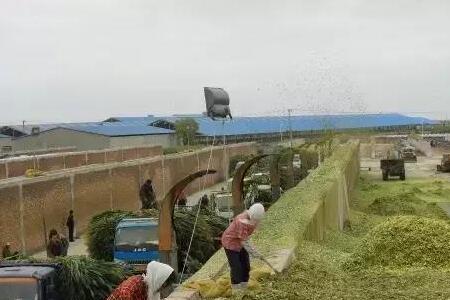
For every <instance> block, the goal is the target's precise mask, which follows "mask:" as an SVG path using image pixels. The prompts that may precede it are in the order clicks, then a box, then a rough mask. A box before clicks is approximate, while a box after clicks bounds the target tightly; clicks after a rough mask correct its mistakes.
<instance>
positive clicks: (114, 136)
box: [0, 114, 433, 151]
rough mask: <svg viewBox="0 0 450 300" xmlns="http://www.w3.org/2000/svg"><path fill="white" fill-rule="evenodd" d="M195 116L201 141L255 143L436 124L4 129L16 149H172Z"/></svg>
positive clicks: (241, 122)
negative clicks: (179, 130) (179, 129)
mask: <svg viewBox="0 0 450 300" xmlns="http://www.w3.org/2000/svg"><path fill="white" fill-rule="evenodd" d="M187 117H188V118H193V119H194V120H195V121H196V122H197V123H198V125H199V130H198V139H199V141H201V142H208V141H211V140H212V139H213V138H214V137H216V141H221V140H222V137H223V136H225V138H226V140H227V142H239V141H251V140H255V139H277V140H283V139H287V138H288V137H289V134H288V132H289V131H290V130H292V132H293V135H294V136H305V135H314V134H317V133H320V131H322V130H324V129H334V130H344V129H379V130H393V129H414V128H415V127H416V126H417V125H421V124H432V123H433V122H432V121H431V120H428V119H425V118H417V117H409V116H404V115H401V114H354V115H322V116H313V115H308V116H292V117H291V118H288V117H272V116H267V117H263V116H262V117H235V118H233V119H232V120H227V121H226V122H224V123H222V122H221V121H213V120H211V119H209V118H207V117H205V116H203V115H174V116H169V117H155V116H147V117H112V118H109V119H107V120H105V121H102V122H89V123H62V124H43V125H24V126H21V125H17V126H3V127H1V128H0V133H1V134H3V135H7V136H9V139H8V138H5V139H6V140H9V141H10V143H11V140H12V146H13V148H14V150H15V151H21V150H36V149H43V148H51V147H67V146H75V147H76V148H77V149H78V150H91V149H105V148H117V147H126V146H138V145H153V144H158V145H162V146H163V147H173V146H175V145H176V144H177V138H176V135H175V122H176V121H177V120H179V119H182V118H187Z"/></svg>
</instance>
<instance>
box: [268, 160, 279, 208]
mask: <svg viewBox="0 0 450 300" xmlns="http://www.w3.org/2000/svg"><path fill="white" fill-rule="evenodd" d="M280 160H281V156H280V155H279V154H274V155H273V158H272V161H271V162H270V186H271V190H272V200H278V198H280V196H281V189H280V185H281V179H280Z"/></svg>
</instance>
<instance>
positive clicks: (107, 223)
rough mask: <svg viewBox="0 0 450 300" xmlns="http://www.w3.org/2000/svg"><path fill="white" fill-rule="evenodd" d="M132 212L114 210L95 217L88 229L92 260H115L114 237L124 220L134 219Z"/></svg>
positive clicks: (88, 242) (88, 243)
mask: <svg viewBox="0 0 450 300" xmlns="http://www.w3.org/2000/svg"><path fill="white" fill-rule="evenodd" d="M135 216H136V215H135V214H134V213H132V212H126V211H120V210H113V211H106V212H103V213H101V214H98V215H96V216H94V217H93V218H92V219H91V221H90V222H89V225H88V229H87V246H88V250H89V254H90V256H91V257H92V258H95V259H102V260H105V261H112V260H113V258H114V257H113V255H114V254H113V252H114V249H113V248H114V236H115V232H116V227H117V224H119V222H120V220H122V219H124V218H132V217H135Z"/></svg>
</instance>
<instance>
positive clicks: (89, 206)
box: [0, 143, 256, 253]
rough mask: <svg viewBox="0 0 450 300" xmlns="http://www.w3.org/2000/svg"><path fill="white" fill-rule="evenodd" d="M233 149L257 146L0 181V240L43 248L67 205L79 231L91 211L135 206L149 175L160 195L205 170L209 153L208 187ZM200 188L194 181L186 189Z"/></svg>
mask: <svg viewBox="0 0 450 300" xmlns="http://www.w3.org/2000/svg"><path fill="white" fill-rule="evenodd" d="M137 153H138V152H137ZM147 153H148V152H147ZM235 153H244V154H255V153H256V145H255V144H253V143H252V144H240V145H239V144H237V145H230V146H228V147H227V148H226V151H225V154H224V151H223V147H215V148H213V149H212V151H210V149H206V150H201V151H197V152H191V153H185V154H176V155H170V156H159V157H153V158H143V159H137V160H132V161H127V162H116V163H109V164H99V165H92V166H84V167H82V168H78V169H72V170H66V171H64V172H61V173H58V174H53V175H46V176H42V177H36V178H17V179H14V180H9V181H5V182H0V245H4V244H5V243H6V242H11V243H12V246H13V248H14V249H22V250H24V251H26V253H32V252H35V251H37V250H41V249H43V248H44V246H45V235H46V234H48V232H49V230H50V229H52V228H55V229H56V230H58V231H59V232H62V233H64V234H66V226H65V221H66V218H67V215H68V212H69V210H70V209H73V210H74V213H75V221H76V229H77V231H78V233H80V232H83V231H84V230H85V229H86V226H87V225H88V222H89V220H90V219H91V218H92V216H94V215H96V214H98V213H101V212H103V211H106V210H110V209H122V210H137V209H139V208H140V206H141V204H140V199H139V190H140V187H141V185H142V184H143V182H144V181H145V180H147V179H152V181H153V185H154V188H155V190H156V194H157V199H158V200H160V199H162V198H163V197H164V196H165V192H167V191H168V190H169V189H170V188H171V187H172V186H173V185H174V184H175V183H177V181H179V180H180V179H182V178H184V177H185V176H186V175H189V174H190V173H192V172H195V171H197V168H198V166H199V165H200V168H205V169H206V167H207V165H208V160H209V158H210V157H211V160H210V163H209V166H210V169H215V170H217V171H218V173H221V174H219V175H216V174H213V175H208V176H206V177H208V179H207V180H206V182H205V186H206V187H207V186H210V185H211V184H214V183H217V182H218V181H219V180H221V179H223V178H224V177H225V174H224V170H225V169H226V166H227V165H228V159H227V160H226V161H225V160H224V157H225V158H227V157H232V156H234V155H236V154H235ZM136 155H138V154H136ZM103 156H104V154H103ZM199 188H201V187H200V186H199V185H192V187H191V188H190V191H191V192H192V191H197V190H198V189H199ZM44 227H45V230H44Z"/></svg>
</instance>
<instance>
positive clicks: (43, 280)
mask: <svg viewBox="0 0 450 300" xmlns="http://www.w3.org/2000/svg"><path fill="white" fill-rule="evenodd" d="M57 268H58V266H57V264H33V263H29V264H20V263H6V262H5V263H1V264H0V299H14V300H16V299H20V300H62V299H63V298H62V297H60V296H59V295H58V293H57V291H56V290H55V278H56V273H57Z"/></svg>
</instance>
